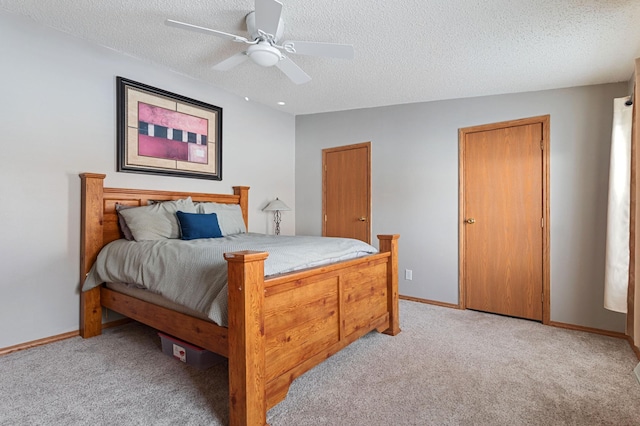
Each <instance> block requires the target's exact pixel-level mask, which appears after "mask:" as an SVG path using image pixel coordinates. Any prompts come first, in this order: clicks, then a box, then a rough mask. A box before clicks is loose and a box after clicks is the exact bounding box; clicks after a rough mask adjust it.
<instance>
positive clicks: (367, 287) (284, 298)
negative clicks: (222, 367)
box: [225, 235, 400, 425]
mask: <svg viewBox="0 0 640 426" xmlns="http://www.w3.org/2000/svg"><path fill="white" fill-rule="evenodd" d="M378 238H379V239H380V253H379V254H376V255H373V256H367V257H364V258H360V259H354V260H351V261H346V262H341V263H337V264H333V265H327V266H325V267H320V268H314V269H310V270H305V271H299V272H295V273H291V274H284V275H281V276H276V277H271V278H269V279H267V280H264V278H263V277H264V260H265V259H266V257H267V254H266V253H259V252H240V253H230V254H228V255H226V256H225V257H226V258H227V260H228V262H229V382H230V383H229V387H230V410H231V413H230V420H231V424H232V425H236V424H237V425H240V424H242V425H264V424H265V423H266V411H267V410H268V409H269V408H271V407H273V406H274V405H275V404H277V403H278V402H280V401H281V400H282V399H284V397H285V396H286V394H287V391H288V389H289V386H290V385H291V382H292V381H293V380H294V379H295V378H296V377H298V376H300V375H301V374H303V373H304V372H305V371H307V370H309V369H311V368H312V367H314V366H315V365H317V364H319V363H320V362H322V361H323V360H324V359H326V358H328V357H330V356H331V355H333V354H335V353H336V352H338V351H339V350H340V349H342V348H344V347H345V346H347V345H348V344H350V343H352V342H353V341H355V340H357V339H358V338H360V337H362V336H363V335H365V334H367V333H368V332H370V331H372V330H376V329H377V330H378V331H380V332H385V333H387V334H391V335H395V334H397V333H399V332H400V327H399V321H398V270H397V239H398V238H399V236H398V235H380V236H378Z"/></svg>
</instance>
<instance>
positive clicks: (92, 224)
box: [80, 173, 249, 284]
mask: <svg viewBox="0 0 640 426" xmlns="http://www.w3.org/2000/svg"><path fill="white" fill-rule="evenodd" d="M105 177H106V175H104V174H97V173H82V174H80V178H81V180H82V205H81V233H80V237H81V244H80V245H81V247H80V250H81V262H80V274H81V275H80V277H81V280H80V283H81V284H82V283H83V282H84V277H85V276H86V274H87V273H88V272H89V269H91V266H92V265H93V263H94V262H95V259H96V257H97V256H98V252H99V251H100V249H102V247H103V246H104V245H106V244H107V243H109V242H111V241H114V240H117V239H118V238H122V234H121V231H120V228H119V227H118V214H117V213H116V203H118V204H125V205H129V206H146V205H147V202H148V201H151V200H153V201H157V200H162V201H164V200H177V199H180V198H186V197H191V199H192V200H193V201H194V202H203V201H208V202H216V203H224V204H240V209H241V210H242V216H243V218H244V222H245V225H246V226H247V229H248V228H249V211H248V207H249V187H248V186H234V187H233V192H234V194H233V195H231V194H206V193H201V192H178V191H156V190H148V189H129V188H105V187H104V178H105Z"/></svg>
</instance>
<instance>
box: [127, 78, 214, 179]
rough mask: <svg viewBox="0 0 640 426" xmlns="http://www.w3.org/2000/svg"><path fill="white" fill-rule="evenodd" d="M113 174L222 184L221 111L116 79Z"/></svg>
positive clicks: (128, 81)
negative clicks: (147, 174)
mask: <svg viewBox="0 0 640 426" xmlns="http://www.w3.org/2000/svg"><path fill="white" fill-rule="evenodd" d="M116 82H117V86H118V90H117V104H118V171H119V172H134V173H152V174H162V175H175V176H182V177H191V178H199V179H212V180H222V108H220V107H217V106H214V105H210V104H207V103H204V102H201V101H197V100H195V99H191V98H187V97H184V96H181V95H177V94H175V93H171V92H167V91H165V90H161V89H157V88H155V87H151V86H147V85H145V84H142V83H138V82H135V81H131V80H127V79H125V78H123V77H117V79H116Z"/></svg>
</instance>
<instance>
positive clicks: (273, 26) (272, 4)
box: [255, 0, 282, 36]
mask: <svg viewBox="0 0 640 426" xmlns="http://www.w3.org/2000/svg"><path fill="white" fill-rule="evenodd" d="M255 4H256V5H255V10H256V29H258V30H262V31H264V32H265V33H267V34H271V35H273V36H275V35H276V34H277V32H278V26H279V25H280V15H282V3H280V2H279V1H277V0H256V3H255Z"/></svg>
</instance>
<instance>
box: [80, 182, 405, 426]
mask: <svg viewBox="0 0 640 426" xmlns="http://www.w3.org/2000/svg"><path fill="white" fill-rule="evenodd" d="M80 177H81V180H82V216H81V220H82V225H81V238H82V239H81V255H80V256H81V258H80V282H81V284H82V283H84V279H85V277H86V275H87V273H88V272H89V270H90V269H91V266H92V265H93V263H94V262H95V260H96V257H97V255H98V252H99V251H100V249H101V248H102V247H103V246H104V245H106V244H107V243H109V242H110V241H113V240H115V239H118V238H122V237H121V234H120V230H119V227H118V219H117V213H116V211H115V205H116V203H120V204H126V205H133V206H140V205H147V201H148V200H172V199H180V198H185V197H187V196H190V197H191V198H192V199H193V200H194V201H195V202H198V201H213V202H218V203H228V204H239V205H240V207H241V209H242V213H243V216H244V220H245V223H247V222H248V194H249V188H248V187H244V186H236V187H234V188H233V189H234V195H220V194H204V193H190V192H170V191H154V190H137V189H118V188H104V187H103V182H104V178H105V175H103V174H94V173H83V174H81V175H80ZM378 238H379V241H380V247H379V249H380V253H378V254H374V255H371V256H367V257H363V258H358V259H354V260H349V261H345V262H340V263H335V264H331V265H326V266H321V267H318V268H311V269H305V270H302V271H298V272H293V273H288V274H282V275H278V276H273V277H269V278H267V279H265V277H264V260H265V259H266V258H267V256H268V253H264V252H253V251H243V252H237V253H227V254H225V259H226V260H227V262H228V283H229V286H228V287H229V296H228V299H229V308H228V316H229V326H228V328H225V327H220V326H218V325H216V324H214V323H213V322H209V321H206V320H202V319H199V318H196V317H192V316H189V315H185V314H182V313H178V312H176V311H173V310H170V309H167V308H163V307H160V306H157V305H154V304H151V303H148V302H144V301H142V300H140V299H137V298H134V297H131V296H127V295H124V294H122V293H118V292H116V291H114V290H110V289H108V288H106V287H105V286H104V285H103V286H100V287H96V288H94V289H92V290H89V291H85V292H81V295H80V335H81V336H82V337H85V338H88V337H92V336H96V335H99V334H100V333H101V330H102V308H103V307H104V308H108V309H111V310H113V311H115V312H118V313H120V314H122V315H125V316H127V317H129V318H131V319H134V320H136V321H139V322H141V323H144V324H147V325H149V326H151V327H153V328H155V329H157V330H160V331H162V332H164V333H167V334H170V335H173V336H176V337H177V338H179V339H182V340H184V341H186V342H190V343H193V344H195V345H198V346H201V347H203V348H205V349H208V350H210V351H212V352H216V353H218V354H220V355H223V356H225V357H227V358H228V360H229V409H230V412H229V422H230V424H231V425H234V426H235V425H260V426H263V425H265V424H266V413H267V410H268V409H270V408H271V407H273V406H274V405H276V404H277V403H278V402H280V401H282V400H283V399H284V398H285V397H286V395H287V392H288V390H289V386H290V385H291V383H292V382H293V380H294V379H295V378H296V377H298V376H300V375H301V374H303V373H304V372H305V371H308V370H309V369H311V368H312V367H314V366H315V365H317V364H319V363H320V362H322V361H323V360H325V359H326V358H328V357H330V356H331V355H333V354H335V353H336V352H338V351H340V350H341V349H342V348H344V347H345V346H347V345H348V344H350V343H352V342H354V341H355V340H357V339H359V338H360V337H362V336H363V335H365V334H367V333H369V332H370V331H372V330H378V331H379V332H384V333H386V334H390V335H396V334H398V333H399V332H400V327H399V320H398V266H397V256H398V244H397V240H398V238H399V236H398V235H379V236H378Z"/></svg>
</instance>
